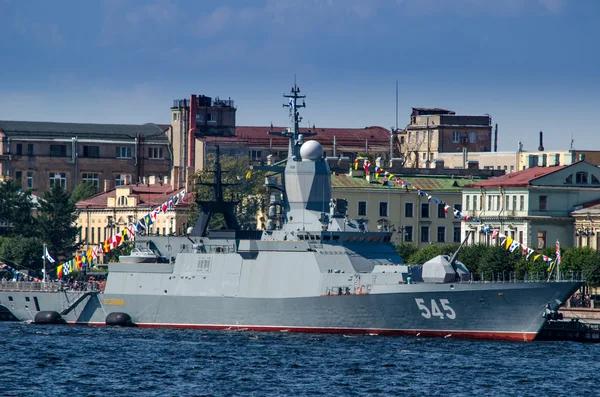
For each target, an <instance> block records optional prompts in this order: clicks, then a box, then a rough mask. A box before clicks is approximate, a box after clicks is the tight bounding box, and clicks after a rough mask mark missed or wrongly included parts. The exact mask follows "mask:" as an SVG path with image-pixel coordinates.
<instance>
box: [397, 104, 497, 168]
mask: <svg viewBox="0 0 600 397" xmlns="http://www.w3.org/2000/svg"><path fill="white" fill-rule="evenodd" d="M496 136H497V135H496ZM398 140H399V145H400V153H401V156H402V157H403V158H404V159H405V162H406V165H407V166H410V167H413V168H428V167H429V166H430V165H431V164H432V163H433V161H434V160H435V159H436V158H438V153H456V152H461V153H462V152H463V151H468V152H491V151H492V118H491V116H489V115H484V116H462V115H457V114H456V113H455V112H453V111H451V110H447V109H440V108H412V113H411V115H410V123H409V124H408V125H407V126H406V128H405V129H404V130H399V131H398ZM496 146H497V145H496V142H494V151H496Z"/></svg>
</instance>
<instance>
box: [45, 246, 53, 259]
mask: <svg viewBox="0 0 600 397" xmlns="http://www.w3.org/2000/svg"><path fill="white" fill-rule="evenodd" d="M44 258H46V259H48V262H50V263H54V258H53V257H51V256H50V253H49V252H48V247H46V246H45V245H44Z"/></svg>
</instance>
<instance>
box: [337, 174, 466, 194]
mask: <svg viewBox="0 0 600 397" xmlns="http://www.w3.org/2000/svg"><path fill="white" fill-rule="evenodd" d="M395 176H397V177H398V178H400V180H401V181H402V180H404V181H406V182H408V183H409V189H413V190H414V188H415V187H419V188H421V189H422V190H423V191H425V192H427V191H436V192H440V191H445V192H460V191H461V190H462V186H463V185H466V184H469V183H473V181H472V180H471V179H463V178H452V177H451V176H448V177H441V176H435V177H434V176H421V175H419V176H414V175H410V176H403V175H395ZM394 179H395V178H392V188H391V189H392V190H393V189H401V186H400V185H398V186H394V183H395V180H394ZM382 182H383V176H380V177H379V180H378V181H375V180H374V181H372V182H370V183H369V182H367V180H366V179H365V178H361V177H351V176H349V175H331V185H332V187H333V189H356V190H359V189H364V190H375V189H388V187H387V186H384V185H383V184H382Z"/></svg>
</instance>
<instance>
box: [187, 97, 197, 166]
mask: <svg viewBox="0 0 600 397" xmlns="http://www.w3.org/2000/svg"><path fill="white" fill-rule="evenodd" d="M197 110H198V100H197V98H196V95H192V97H191V99H190V130H189V131H188V136H187V138H188V145H187V151H188V152H187V159H188V163H187V166H188V167H192V168H194V167H195V163H196V159H195V155H196V112H197Z"/></svg>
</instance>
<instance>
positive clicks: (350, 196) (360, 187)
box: [331, 172, 471, 248]
mask: <svg viewBox="0 0 600 397" xmlns="http://www.w3.org/2000/svg"><path fill="white" fill-rule="evenodd" d="M353 174H356V173H355V172H353ZM358 174H360V172H359V173H358ZM397 176H398V177H399V178H400V179H402V180H404V181H406V182H408V183H409V184H410V188H409V189H408V191H407V189H406V188H403V187H401V186H400V185H398V186H395V178H394V180H393V181H392V187H390V188H388V187H387V186H384V185H383V184H382V182H383V177H382V176H380V177H379V179H378V180H375V178H369V179H372V180H367V178H365V177H361V176H355V177H352V176H350V175H332V177H331V181H332V186H333V196H334V197H335V198H345V199H346V200H347V201H348V216H349V217H350V218H353V219H363V220H365V222H366V223H365V225H366V227H367V229H368V230H376V229H377V228H378V227H383V228H385V227H390V228H391V229H392V230H395V233H394V236H393V237H392V241H394V242H395V243H397V244H399V243H403V242H407V243H408V242H410V243H414V244H415V245H417V246H418V247H420V248H424V247H426V246H428V245H430V244H447V243H452V242H459V241H460V231H461V221H460V220H458V219H456V218H454V215H453V210H452V208H456V209H458V210H459V211H460V209H461V186H462V185H465V184H467V183H470V182H471V180H467V179H462V178H452V177H451V176H447V177H446V176H442V177H438V176H420V175H404V176H402V175H397ZM415 187H419V188H421V189H422V190H423V191H424V192H426V193H427V194H429V195H430V196H431V197H432V198H431V199H428V196H427V195H424V196H421V195H419V194H418V193H417V190H416V189H415ZM433 198H435V199H436V200H438V202H439V201H442V202H443V203H446V204H447V205H449V206H450V209H446V211H445V204H443V203H436V202H435V200H433Z"/></svg>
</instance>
